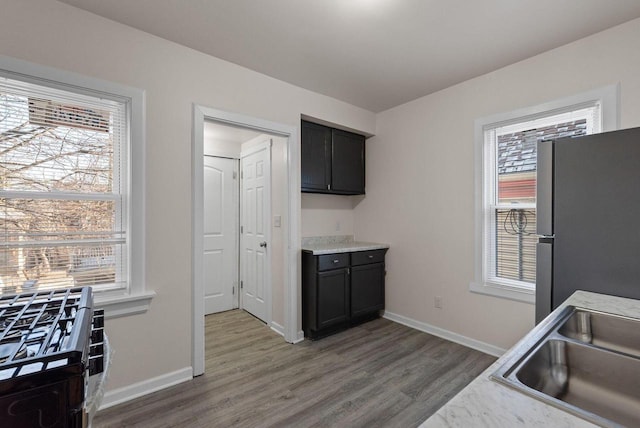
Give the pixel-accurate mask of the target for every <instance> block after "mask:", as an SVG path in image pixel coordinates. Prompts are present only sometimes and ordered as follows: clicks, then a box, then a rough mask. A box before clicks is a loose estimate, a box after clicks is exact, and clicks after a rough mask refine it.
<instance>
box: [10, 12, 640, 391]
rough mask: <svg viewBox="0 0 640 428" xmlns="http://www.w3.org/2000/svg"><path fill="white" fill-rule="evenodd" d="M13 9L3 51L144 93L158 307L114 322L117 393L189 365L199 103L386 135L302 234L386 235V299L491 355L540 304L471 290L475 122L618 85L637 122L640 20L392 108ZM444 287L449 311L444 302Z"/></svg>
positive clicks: (310, 207) (149, 238)
mask: <svg viewBox="0 0 640 428" xmlns="http://www.w3.org/2000/svg"><path fill="white" fill-rule="evenodd" d="M634 16H637V15H633V16H632V15H629V16H628V18H633V17H634ZM2 21H3V22H2V26H0V53H1V54H2V55H6V56H9V57H12V58H17V59H22V60H25V61H29V62H32V63H36V64H40V65H45V66H49V67H54V68H56V69H61V70H67V71H72V72H75V73H80V74H82V75H88V76H93V77H96V78H100V79H104V80H107V81H113V82H119V83H121V84H124V85H129V86H133V87H138V88H143V89H144V90H145V91H146V116H147V119H146V120H147V126H146V139H147V153H146V157H145V160H146V182H147V184H146V185H147V192H146V213H147V214H146V217H145V220H146V257H145V262H144V266H145V271H146V284H147V289H148V290H153V291H154V292H155V297H153V298H152V299H151V303H150V304H149V306H148V308H147V310H146V311H141V312H139V313H137V314H134V315H130V316H123V317H117V318H112V319H107V321H106V322H107V329H108V331H109V332H110V337H111V339H112V344H113V347H114V349H116V350H117V358H118V360H119V361H121V362H122V363H117V362H114V366H113V370H112V371H111V375H110V380H109V390H108V392H107V396H106V397H107V398H108V399H109V400H111V403H116V402H119V401H121V400H125V399H128V398H130V397H133V396H136V394H139V393H143V392H146V391H151V390H154V389H159V388H162V387H165V386H168V385H170V384H173V383H176V382H180V381H184V380H186V379H187V378H190V375H191V371H190V368H191V367H192V364H193V363H192V352H191V349H192V344H191V341H192V340H191V331H192V326H191V323H192V319H191V315H192V313H191V285H190V283H191V278H192V273H191V264H192V260H191V258H192V256H191V251H192V250H191V233H192V224H191V220H190V219H191V197H190V194H191V185H192V183H191V153H190V147H191V132H192V130H191V123H192V103H196V104H200V105H206V106H212V107H215V108H219V109H222V110H225V111H232V112H242V113H243V114H246V115H249V116H253V117H260V118H265V119H267V120H270V121H273V122H278V123H285V124H288V125H289V126H293V127H298V126H299V122H300V115H301V113H303V114H306V115H309V116H312V117H316V118H322V119H323V120H325V121H327V122H330V123H333V124H340V125H342V126H345V127H348V128H350V129H353V130H358V131H361V132H364V133H367V134H369V135H375V136H374V137H372V138H370V139H368V140H367V146H366V147H367V182H366V188H367V193H366V197H365V198H363V199H361V200H360V199H357V197H354V198H350V197H347V198H345V199H340V200H333V199H332V200H329V203H330V204H331V206H329V207H327V208H324V209H323V208H322V204H323V202H322V200H321V201H320V202H318V199H317V198H316V199H314V200H312V201H311V203H309V201H305V198H306V196H302V197H301V199H302V202H301V205H302V208H301V214H300V223H301V235H300V236H301V237H303V236H317V235H336V234H344V235H349V234H353V235H355V236H356V237H357V239H358V240H364V241H374V242H383V243H388V244H389V245H390V249H389V252H388V253H387V256H386V264H387V277H386V282H387V290H386V291H387V301H386V310H387V311H388V312H390V313H395V314H398V315H400V316H402V317H404V318H406V319H409V320H414V321H417V323H418V324H419V325H422V326H433V327H437V328H438V329H440V330H442V331H445V332H449V333H450V334H451V337H456V338H458V339H459V340H465V341H466V342H467V343H466V344H467V346H473V347H475V348H476V349H481V350H483V351H485V352H488V353H491V354H494V355H496V354H500V353H502V352H504V350H506V349H508V348H510V347H511V346H512V345H513V344H514V343H516V342H517V341H518V340H519V339H520V338H521V337H522V336H524V334H526V333H527V332H528V331H529V330H530V329H531V328H532V327H533V325H534V324H533V319H534V307H533V305H531V304H530V303H525V302H519V301H514V300H510V299H504V298H497V297H493V296H488V295H484V294H478V293H473V292H470V291H469V283H470V282H471V281H472V280H473V278H474V275H475V272H474V263H475V259H476V256H475V253H474V251H475V238H474V237H475V214H474V210H475V208H474V193H475V192H474V185H475V184H474V183H475V177H474V162H475V160H474V129H473V124H474V121H475V120H477V119H478V118H483V117H487V116H489V115H492V114H496V113H500V112H508V111H512V110H516V109H520V108H522V107H526V106H531V105H538V104H541V103H544V102H547V101H549V100H556V99H560V98H563V97H567V96H571V95H574V94H577V93H582V92H585V91H589V90H592V89H594V88H601V87H604V86H606V85H612V84H617V85H619V97H620V98H619V127H620V128H631V127H635V126H640V119H638V118H640V78H639V77H638V73H637V70H638V69H639V68H640V52H639V51H638V49H640V48H639V47H638V44H637V43H636V41H637V40H638V39H639V38H640V21H639V20H638V19H635V20H632V21H630V22H627V23H624V24H622V25H620V26H615V27H613V28H610V29H606V30H604V29H603V30H604V31H602V32H600V33H597V34H593V35H589V36H587V35H585V37H584V38H580V39H579V40H576V41H572V42H571V43H568V42H569V41H567V43H568V44H565V45H564V46H560V47H558V48H556V49H553V50H550V51H547V52H544V53H543V51H542V50H541V51H540V53H539V54H537V55H535V56H534V55H531V58H528V59H523V60H522V61H519V62H515V63H514V64H511V65H507V64H504V67H502V68H500V69H498V70H495V69H494V70H495V71H492V70H486V72H485V73H486V74H484V73H481V75H480V74H479V75H478V76H477V77H474V78H469V79H467V80H465V81H463V82H461V83H457V84H453V85H449V87H446V88H444V89H442V90H439V91H437V92H434V93H432V94H430V95H425V96H422V97H420V98H417V99H415V100H413V101H410V102H407V103H404V104H401V105H397V106H393V107H392V108H388V109H384V111H380V112H379V113H373V112H372V111H370V110H368V109H365V108H361V107H356V106H354V105H351V104H348V103H346V102H344V101H339V100H337V99H334V98H330V97H327V96H325V95H320V94H317V93H313V92H310V91H308V90H304V89H301V88H298V87H295V86H293V85H290V84H288V83H284V82H282V81H279V80H275V79H273V78H271V77H267V76H265V75H263V74H259V73H256V72H254V71H251V70H249V69H246V68H243V67H239V66H236V65H234V64H231V63H229V62H226V61H223V60H220V59H217V58H214V57H211V56H207V55H205V54H202V53H199V52H197V51H194V50H190V49H187V48H184V47H183V46H180V45H177V44H174V43H171V42H168V41H166V40H163V39H160V38H158V37H155V36H151V35H149V34H147V33H143V32H141V31H139V30H135V29H133V28H131V27H128V26H126V25H123V24H119V23H116V22H113V21H109V20H107V19H105V18H101V17H99V16H97V15H93V14H90V13H88V12H85V11H83V10H81V9H78V8H75V7H72V6H69V5H67V4H65V3H59V2H50V1H38V2H21V1H4V2H3V18H2ZM620 22H622V21H620ZM26 28H28V29H29V30H28V31H25V29H26ZM71 42H73V43H71ZM124 64H126V66H125V65H124ZM240 88H241V90H240ZM166 171H172V172H173V173H172V174H167V173H166ZM320 198H321V199H322V197H320ZM328 198H330V197H328V196H327V197H325V198H324V199H327V200H328ZM168 200H169V201H170V202H167V201H168ZM398 207H401V208H398ZM309 219H312V220H313V219H317V220H316V221H311V222H310V221H309ZM337 223H339V224H340V229H341V230H340V231H339V233H336V230H335V229H336V225H337ZM169 226H170V227H169ZM437 296H440V297H441V298H442V309H437V308H434V304H433V303H434V299H435V297H437ZM167 314H173V315H174V317H175V318H174V319H170V317H168V316H167ZM157 330H161V331H162V332H163V333H162V334H160V333H157V332H156V331H157ZM150 332H156V333H152V334H151V333H150ZM150 336H151V337H150ZM140 343H144V345H145V346H144V347H140V346H139V344H140ZM125 361H126V363H124V362H125Z"/></svg>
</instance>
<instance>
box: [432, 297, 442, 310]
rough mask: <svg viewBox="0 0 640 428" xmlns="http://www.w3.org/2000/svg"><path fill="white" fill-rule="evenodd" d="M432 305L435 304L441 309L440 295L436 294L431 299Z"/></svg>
mask: <svg viewBox="0 0 640 428" xmlns="http://www.w3.org/2000/svg"><path fill="white" fill-rule="evenodd" d="M433 306H435V307H436V308H438V309H442V296H436V297H435V298H434V299H433Z"/></svg>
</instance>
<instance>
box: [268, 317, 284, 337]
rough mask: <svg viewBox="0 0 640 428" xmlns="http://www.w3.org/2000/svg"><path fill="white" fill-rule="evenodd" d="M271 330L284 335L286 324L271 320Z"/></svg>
mask: <svg viewBox="0 0 640 428" xmlns="http://www.w3.org/2000/svg"><path fill="white" fill-rule="evenodd" d="M271 330H273V331H275V332H276V333H278V334H279V335H280V336H282V337H284V326H282V325H280V324H278V323H277V322H275V321H273V320H271Z"/></svg>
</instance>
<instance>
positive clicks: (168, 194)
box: [0, 0, 375, 390]
mask: <svg viewBox="0 0 640 428" xmlns="http://www.w3.org/2000/svg"><path fill="white" fill-rule="evenodd" d="M0 54H2V55H7V56H11V57H14V58H19V59H23V60H26V61H31V62H34V63H38V64H42V65H47V66H51V67H56V68H59V69H63V70H70V71H74V72H77V73H81V74H84V75H87V76H90V77H95V78H100V79H104V80H108V81H112V82H116V83H120V84H124V85H128V86H134V87H138V88H141V89H144V90H145V91H146V137H147V155H146V174H147V177H146V179H147V192H146V193H147V199H146V200H147V215H146V237H147V238H146V248H147V254H146V262H145V270H146V278H147V287H148V288H150V289H153V290H155V291H156V292H157V296H156V298H154V300H153V302H152V303H151V308H150V310H149V311H148V312H147V313H145V314H141V315H135V316H129V317H123V318H117V319H113V320H109V321H107V326H106V327H107V332H108V333H109V335H110V338H111V342H112V344H113V347H114V348H115V351H116V354H115V357H114V361H113V366H112V372H111V376H110V380H109V384H108V388H109V390H113V389H116V388H120V387H124V386H127V385H131V384H135V383H137V382H140V381H143V380H147V379H150V378H153V377H156V376H160V375H162V374H165V373H169V372H173V371H176V370H179V369H182V368H184V367H188V366H190V365H191V348H192V346H191V317H192V314H191V220H190V219H191V196H190V195H191V124H192V105H193V103H196V104H200V105H204V106H209V107H212V108H216V109H220V110H226V111H230V112H238V113H242V114H245V115H248V116H253V117H258V118H262V119H265V120H269V121H272V122H277V123H282V124H286V125H290V126H296V127H298V128H299V126H300V115H301V114H308V115H310V116H313V117H324V118H326V119H327V120H330V121H332V122H336V123H344V124H345V126H349V127H351V128H353V129H358V130H362V131H363V132H367V133H371V134H372V133H373V132H374V127H375V115H374V114H372V113H370V112H368V111H366V110H363V109H359V108H356V107H353V106H350V105H348V104H346V103H343V102H339V101H337V100H335V99H332V98H329V97H325V96H321V95H318V94H315V93H313V92H310V91H307V90H303V89H300V88H297V87H295V86H292V85H289V84H286V83H284V82H281V81H278V80H275V79H272V78H270V77H267V76H264V75H261V74H258V73H256V72H253V71H251V70H248V69H245V68H242V67H239V66H236V65H234V64H231V63H228V62H226V61H222V60H219V59H217V58H213V57H210V56H207V55H204V54H202V53H199V52H196V51H194V50H191V49H187V48H185V47H182V46H179V45H177V44H174V43H170V42H167V41H165V40H162V39H160V38H157V37H154V36H151V35H149V34H145V33H143V32H140V31H137V30H134V29H131V28H129V27H126V26H123V25H120V24H117V23H114V22H111V21H108V20H106V19H103V18H100V17H98V16H95V15H92V14H89V13H87V12H84V11H81V10H79V9H76V8H73V7H71V6H68V5H65V4H62V3H58V2H55V1H48V0H31V1H23V0H4V1H3V2H2V13H1V15H0ZM295 161H297V162H299V159H297V160H295Z"/></svg>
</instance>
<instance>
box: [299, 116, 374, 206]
mask: <svg viewBox="0 0 640 428" xmlns="http://www.w3.org/2000/svg"><path fill="white" fill-rule="evenodd" d="M301 140H302V149H301V151H302V153H301V162H302V165H301V169H302V183H301V189H302V191H303V192H309V193H332V194H339V195H363V194H364V193H365V181H364V177H365V170H364V168H365V164H364V157H365V148H364V142H365V137H364V136H362V135H358V134H354V133H352V132H346V131H342V130H339V129H333V128H329V127H327V126H323V125H318V124H315V123H311V122H305V121H303V122H302V138H301Z"/></svg>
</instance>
